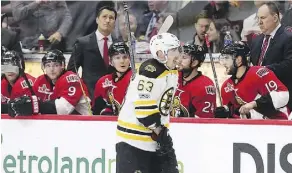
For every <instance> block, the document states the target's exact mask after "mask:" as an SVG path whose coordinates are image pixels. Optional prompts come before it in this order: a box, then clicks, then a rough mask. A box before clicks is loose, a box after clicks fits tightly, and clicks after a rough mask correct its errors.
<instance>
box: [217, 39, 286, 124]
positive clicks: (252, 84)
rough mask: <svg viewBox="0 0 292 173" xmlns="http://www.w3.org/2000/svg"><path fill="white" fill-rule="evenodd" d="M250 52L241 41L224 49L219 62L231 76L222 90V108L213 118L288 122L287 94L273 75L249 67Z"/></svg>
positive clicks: (261, 68)
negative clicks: (280, 120)
mask: <svg viewBox="0 0 292 173" xmlns="http://www.w3.org/2000/svg"><path fill="white" fill-rule="evenodd" d="M249 52H250V49H249V48H248V47H247V45H246V44H244V43H243V42H235V43H232V44H230V45H228V46H226V47H224V48H223V50H222V51H221V56H220V63H221V64H222V65H223V66H224V67H225V68H226V72H227V74H229V75H232V76H231V77H230V78H229V79H227V80H226V81H225V82H224V83H223V85H222V88H221V95H222V100H223V105H225V106H223V107H218V108H216V110H215V117H221V118H226V117H235V118H251V119H266V118H268V119H288V115H289V113H290V111H289V110H288V108H287V106H286V105H287V103H288V100H289V93H288V90H287V88H286V86H284V84H283V83H282V82H281V81H280V80H279V79H278V78H277V77H276V76H275V74H274V73H273V72H272V71H271V70H269V69H267V68H265V67H259V66H251V67H250V66H249V65H248V59H247V57H248V54H249Z"/></svg>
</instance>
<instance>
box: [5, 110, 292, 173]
mask: <svg viewBox="0 0 292 173" xmlns="http://www.w3.org/2000/svg"><path fill="white" fill-rule="evenodd" d="M115 132H116V117H102V116H98V117H97V116H95V117H93V116H86V117H85V116H34V117H22V118H21V119H19V118H17V119H10V118H9V117H8V116H6V115H2V121H1V156H2V157H1V165H2V166H1V172H3V173H4V172H13V171H14V172H16V173H20V172H24V171H26V173H45V172H46V173H67V172H68V173H69V172H72V173H115V139H116V136H115ZM170 133H171V135H172V137H173V140H174V145H175V146H174V147H175V150H176V153H177V158H178V160H179V169H180V172H181V173H256V172H257V171H256V170H258V172H260V173H284V172H289V171H290V172H291V170H292V121H272V120H251V121H248V120H221V119H205V120H204V119H172V123H171V126H170Z"/></svg>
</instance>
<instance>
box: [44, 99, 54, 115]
mask: <svg viewBox="0 0 292 173" xmlns="http://www.w3.org/2000/svg"><path fill="white" fill-rule="evenodd" d="M40 113H41V114H57V109H56V105H55V100H49V101H44V102H40Z"/></svg>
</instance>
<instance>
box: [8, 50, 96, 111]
mask: <svg viewBox="0 0 292 173" xmlns="http://www.w3.org/2000/svg"><path fill="white" fill-rule="evenodd" d="M42 69H43V70H44V72H45V74H43V75H41V76H39V77H38V78H37V79H36V80H35V83H34V86H33V89H34V92H35V94H36V96H37V97H38V99H33V98H32V97H28V96H23V97H20V98H17V99H14V100H11V101H10V103H9V107H10V109H11V110H12V111H11V112H10V116H16V115H32V114H38V113H41V114H58V115H68V114H82V115H89V114H90V113H91V110H90V103H89V102H90V99H89V98H88V92H87V88H86V86H85V84H84V83H83V82H82V80H81V81H80V79H79V78H78V76H77V75H76V74H75V73H73V72H71V71H66V69H65V57H64V55H63V53H62V52H61V51H59V50H53V51H50V52H48V53H46V54H45V56H44V57H43V58H42ZM81 85H82V87H81Z"/></svg>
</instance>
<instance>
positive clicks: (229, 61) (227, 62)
mask: <svg viewBox="0 0 292 173" xmlns="http://www.w3.org/2000/svg"><path fill="white" fill-rule="evenodd" d="M233 59H234V56H233V55H228V54H221V55H220V57H219V61H220V64H221V65H223V66H224V67H225V69H226V74H228V75H231V73H232V71H233V69H234V65H233V61H234V60H233Z"/></svg>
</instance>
